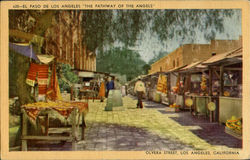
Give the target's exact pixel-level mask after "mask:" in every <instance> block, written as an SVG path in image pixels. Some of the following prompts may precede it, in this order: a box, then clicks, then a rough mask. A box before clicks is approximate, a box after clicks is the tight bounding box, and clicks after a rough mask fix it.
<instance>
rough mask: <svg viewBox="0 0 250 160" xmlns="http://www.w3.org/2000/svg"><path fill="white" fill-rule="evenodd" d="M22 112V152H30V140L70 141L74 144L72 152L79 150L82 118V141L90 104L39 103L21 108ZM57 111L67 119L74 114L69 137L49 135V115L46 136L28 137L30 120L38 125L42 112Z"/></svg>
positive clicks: (46, 119)
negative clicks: (85, 118) (78, 142)
mask: <svg viewBox="0 0 250 160" xmlns="http://www.w3.org/2000/svg"><path fill="white" fill-rule="evenodd" d="M21 110H22V119H21V123H22V124H21V125H22V137H21V140H22V151H27V150H28V145H27V142H28V140H44V141H70V142H71V143H72V150H76V149H77V147H76V146H77V141H78V140H79V137H78V135H77V132H78V131H79V123H80V117H81V116H82V133H81V136H82V140H83V139H84V129H85V127H86V124H85V120H84V117H85V115H86V114H87V112H88V103H86V102H72V101H71V102H63V101H58V102H37V103H32V104H27V105H23V106H21ZM51 110H55V111H57V112H58V113H59V114H60V115H61V116H63V117H64V118H65V119H67V118H68V117H69V115H70V114H72V121H71V134H69V136H50V135H48V129H49V120H48V119H49V115H48V113H47V114H46V118H45V134H41V135H40V134H39V135H28V127H27V124H28V123H27V122H28V120H29V121H30V122H31V123H33V124H35V125H36V122H37V117H38V116H39V114H40V113H41V112H42V111H51Z"/></svg>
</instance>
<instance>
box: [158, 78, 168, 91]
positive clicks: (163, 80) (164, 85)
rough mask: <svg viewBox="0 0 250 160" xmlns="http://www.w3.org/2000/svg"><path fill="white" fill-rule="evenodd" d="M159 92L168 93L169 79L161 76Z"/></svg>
mask: <svg viewBox="0 0 250 160" xmlns="http://www.w3.org/2000/svg"><path fill="white" fill-rule="evenodd" d="M157 91H159V92H162V93H167V78H166V76H165V75H162V74H160V75H159V78H158V82H157Z"/></svg>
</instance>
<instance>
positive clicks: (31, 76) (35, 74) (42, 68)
mask: <svg viewBox="0 0 250 160" xmlns="http://www.w3.org/2000/svg"><path fill="white" fill-rule="evenodd" d="M48 69H49V66H47V65H41V64H36V63H31V64H30V68H29V71H28V75H27V78H26V83H27V84H28V85H30V86H32V87H34V86H35V82H36V79H37V82H38V94H39V95H45V94H46V91H47V82H48Z"/></svg>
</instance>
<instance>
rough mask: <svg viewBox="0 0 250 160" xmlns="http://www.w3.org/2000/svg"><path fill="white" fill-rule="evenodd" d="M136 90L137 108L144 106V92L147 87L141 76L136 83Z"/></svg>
mask: <svg viewBox="0 0 250 160" xmlns="http://www.w3.org/2000/svg"><path fill="white" fill-rule="evenodd" d="M134 92H135V93H136V95H137V98H138V101H137V108H143V105H142V97H143V94H145V92H146V89H145V85H144V82H143V81H142V80H141V77H139V78H138V81H137V82H136V83H135V88H134Z"/></svg>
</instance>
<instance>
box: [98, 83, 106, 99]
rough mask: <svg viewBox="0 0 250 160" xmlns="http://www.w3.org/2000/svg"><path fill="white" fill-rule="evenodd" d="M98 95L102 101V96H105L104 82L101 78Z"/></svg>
mask: <svg viewBox="0 0 250 160" xmlns="http://www.w3.org/2000/svg"><path fill="white" fill-rule="evenodd" d="M99 97H100V99H101V102H103V100H104V97H105V82H104V80H103V79H101V84H100V90H99Z"/></svg>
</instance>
